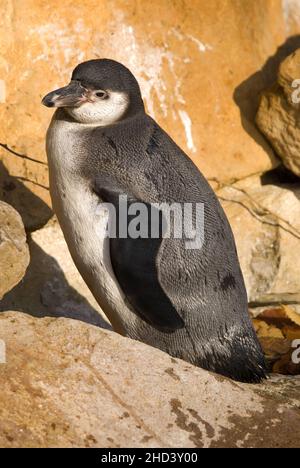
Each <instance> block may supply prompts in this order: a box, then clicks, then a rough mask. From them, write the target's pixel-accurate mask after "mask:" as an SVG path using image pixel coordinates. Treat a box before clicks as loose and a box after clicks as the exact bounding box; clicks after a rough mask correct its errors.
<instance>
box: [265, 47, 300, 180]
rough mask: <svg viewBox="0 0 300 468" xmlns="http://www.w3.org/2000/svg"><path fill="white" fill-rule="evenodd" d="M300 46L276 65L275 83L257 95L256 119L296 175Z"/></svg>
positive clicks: (299, 141) (298, 170) (299, 171)
mask: <svg viewBox="0 0 300 468" xmlns="http://www.w3.org/2000/svg"><path fill="white" fill-rule="evenodd" d="M299 90H300V49H298V50H297V51H296V52H294V53H293V54H292V55H290V56H288V57H287V58H286V59H285V60H284V61H283V62H282V63H281V65H280V68H279V73H278V78H277V84H276V85H274V86H273V87H272V88H271V89H269V90H267V91H265V92H264V93H263V95H262V97H261V101H260V106H259V110H258V112H257V115H256V123H257V125H258V127H259V128H260V130H261V131H262V133H263V134H264V135H265V136H266V137H267V139H268V140H269V142H270V143H271V145H272V146H273V148H274V149H275V151H276V153H277V155H278V156H280V158H281V159H282V162H283V164H284V165H285V166H286V167H287V168H288V169H289V170H290V171H292V172H293V173H294V174H296V175H297V176H300V121H299V110H300V104H299V103H300V92H299Z"/></svg>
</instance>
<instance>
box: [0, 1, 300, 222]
mask: <svg viewBox="0 0 300 468" xmlns="http://www.w3.org/2000/svg"><path fill="white" fill-rule="evenodd" d="M24 11H26V12H30V14H28V15H25V16H24ZM0 13H1V14H0V25H1V28H0V30H1V31H2V34H1V56H0V117H1V122H2V125H1V128H0V142H1V143H3V144H6V145H8V149H7V148H6V149H5V148H1V159H2V160H3V162H4V163H5V166H6V168H7V169H8V171H9V172H10V174H11V175H12V176H16V177H23V178H25V180H23V182H24V183H25V185H26V187H28V188H29V189H30V190H31V191H32V192H34V193H35V194H36V195H37V196H38V197H40V198H41V199H42V200H44V201H45V202H47V203H48V204H49V203H50V201H49V193H48V190H47V189H46V188H45V187H47V185H48V176H47V167H46V166H45V165H43V164H40V163H39V162H35V161H32V160H28V159H24V158H23V157H21V156H20V155H27V156H29V157H31V158H32V159H36V160H38V161H40V162H45V152H44V135H45V131H46V128H47V126H48V123H49V120H50V117H51V114H52V110H49V109H45V108H43V107H42V106H41V105H40V100H41V97H42V96H43V95H44V94H45V93H47V92H48V91H49V90H52V89H54V88H56V87H58V86H61V85H63V84H65V83H66V82H67V81H68V80H69V77H70V73H71V70H72V69H73V67H74V66H75V65H76V64H77V63H78V62H80V61H83V60H85V59H89V58H96V57H103V56H108V57H111V58H114V59H117V60H120V61H122V62H123V63H124V64H126V65H128V66H129V67H130V68H131V69H132V71H133V72H134V73H135V74H136V76H137V77H138V79H139V81H140V83H141V87H142V90H143V95H144V97H145V101H146V104H147V108H148V110H149V112H150V114H151V115H153V116H154V117H155V118H156V119H157V120H158V122H159V123H160V124H161V125H162V126H163V127H164V128H165V129H166V130H167V131H168V132H169V133H170V134H171V135H172V136H173V138H174V139H175V140H176V142H177V143H179V145H180V146H182V147H183V148H184V149H185V150H186V151H187V152H188V154H189V155H190V156H191V158H192V159H193V160H194V161H195V162H196V163H197V164H198V165H199V167H200V168H201V169H202V170H203V172H204V173H205V175H206V176H207V177H209V178H213V177H215V178H217V179H218V180H226V181H227V180H230V179H239V178H242V177H245V176H247V175H249V174H253V173H258V172H262V171H265V170H268V169H269V168H270V167H271V166H272V165H273V164H274V163H275V162H274V159H273V156H272V150H271V149H270V147H269V146H268V145H267V144H266V142H265V140H264V138H263V137H262V136H261V134H260V132H258V131H257V129H256V128H255V125H254V117H255V113H256V110H257V104H258V102H257V101H258V93H259V92H260V91H261V90H262V89H265V88H266V86H268V85H269V84H270V83H271V82H272V80H273V79H274V73H275V70H276V66H277V64H278V63H279V59H280V58H281V57H284V56H286V54H287V51H288V50H294V48H295V45H296V43H298V47H299V45H300V44H299V43H300V41H299V39H297V38H296V39H293V40H291V41H288V43H287V44H285V41H286V38H287V36H292V35H293V33H294V31H296V30H297V27H298V29H299V8H296V6H295V5H292V2H291V1H287V0H285V1H284V2H282V1H281V0H269V1H268V2H266V1H265V0H256V1H255V2H237V1H235V0H227V1H226V2H220V0H211V1H210V2H204V1H201V0H196V1H193V2H188V1H173V0H166V1H164V2H161V1H160V0H154V1H152V2H149V1H146V0H142V1H137V0H134V1H131V2H124V1H121V0H114V1H111V2H107V1H104V0H99V1H95V0H87V1H85V2H71V1H69V0H65V1H64V2H60V1H59V0H49V1H48V2H44V1H41V0H2V2H1V5H0ZM297 41H298V42H297ZM254 44H255V46H254ZM283 44H285V45H284V47H280V49H278V50H277V48H278V47H279V46H282V45H283ZM1 80H2V81H1ZM16 123H17V124H16ZM12 151H14V152H15V153H17V154H14V153H12ZM18 154H19V156H18ZM22 200H23V202H24V198H23V197H22ZM14 202H15V203H18V200H15V199H14ZM27 207H28V208H30V203H29V202H28V204H27ZM44 208H45V207H44ZM24 211H25V213H26V210H24ZM32 216H34V213H33V214H32ZM44 218H47V213H44V215H43V217H42V219H44ZM39 221H40V220H39ZM31 222H33V221H32V220H31ZM38 224H39V223H38Z"/></svg>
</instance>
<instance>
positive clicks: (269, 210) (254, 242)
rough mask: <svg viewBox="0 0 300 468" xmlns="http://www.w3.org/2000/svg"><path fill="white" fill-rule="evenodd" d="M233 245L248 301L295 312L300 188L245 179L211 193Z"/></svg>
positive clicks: (299, 296) (299, 294)
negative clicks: (218, 202)
mask: <svg viewBox="0 0 300 468" xmlns="http://www.w3.org/2000/svg"><path fill="white" fill-rule="evenodd" d="M217 194H218V196H219V197H220V200H221V202H222V204H223V207H224V209H225V211H226V213H227V216H228V218H229V221H230V224H231V227H232V229H233V232H234V236H235V239H236V243H237V250H238V254H239V259H240V263H241V268H242V271H243V274H244V278H245V282H246V287H247V291H248V296H249V300H250V302H253V303H255V305H257V306H258V305H262V306H264V305H267V304H280V303H291V304H294V305H293V307H296V309H297V308H298V311H299V312H300V308H299V304H300V280H299V271H300V258H299V255H297V254H296V252H299V251H300V187H299V185H298V184H290V185H289V184H286V185H279V184H278V183H277V182H276V179H274V180H272V178H271V179H270V180H267V177H266V176H263V177H258V176H253V177H249V178H247V179H245V180H243V181H239V182H237V183H236V184H233V185H232V186H227V187H224V188H222V189H221V190H219V191H218V192H217Z"/></svg>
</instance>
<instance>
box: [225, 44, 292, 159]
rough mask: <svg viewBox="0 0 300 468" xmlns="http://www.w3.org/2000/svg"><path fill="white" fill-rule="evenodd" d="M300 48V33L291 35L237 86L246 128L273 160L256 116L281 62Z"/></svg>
mask: <svg viewBox="0 0 300 468" xmlns="http://www.w3.org/2000/svg"><path fill="white" fill-rule="evenodd" d="M299 48H300V35H296V36H291V37H290V38H288V39H287V40H286V42H285V43H284V44H283V45H281V46H280V47H278V49H277V51H276V53H275V54H274V55H273V56H272V57H270V58H268V60H267V61H266V63H265V64H264V65H263V67H262V68H261V69H260V70H259V71H258V72H256V73H254V74H253V75H251V76H250V77H249V78H247V79H246V80H245V81H243V82H242V83H241V84H240V85H239V86H237V87H236V89H235V91H234V94H233V99H234V101H235V103H236V104H237V105H238V107H239V108H240V113H241V121H242V125H243V128H244V130H245V131H246V132H247V133H248V134H249V135H250V136H251V137H252V138H253V139H254V140H255V141H256V142H257V143H258V144H259V145H260V146H262V148H263V149H264V150H265V151H266V152H267V154H268V155H269V157H270V159H271V160H275V158H274V153H273V150H272V148H271V147H270V145H269V143H268V142H267V140H266V139H265V138H264V136H263V135H262V134H261V133H260V131H259V130H258V129H257V127H256V125H255V116H256V112H257V109H258V105H259V99H260V94H261V92H262V91H264V90H265V89H267V88H269V87H270V86H272V85H273V84H274V83H275V81H276V78H277V72H278V68H279V65H280V63H281V62H282V60H284V59H285V58H286V57H287V56H288V55H290V54H291V53H293V52H294V51H295V50H297V49H299Z"/></svg>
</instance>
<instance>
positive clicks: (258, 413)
mask: <svg viewBox="0 0 300 468" xmlns="http://www.w3.org/2000/svg"><path fill="white" fill-rule="evenodd" d="M0 339H2V340H4V341H5V343H6V364H0V385H1V396H0V411H1V419H0V446H1V447H224V446H225V447H296V446H298V445H299V440H300V410H299V397H300V380H299V379H298V378H294V379H293V380H290V379H287V378H281V379H278V378H276V377H275V378H272V380H271V381H269V382H267V383H265V384H263V385H258V386H251V385H245V384H238V383H235V382H231V381H230V380H227V379H225V378H223V377H220V376H216V375H214V374H210V373H208V372H206V371H204V370H202V369H199V368H196V367H193V366H191V365H189V364H187V363H185V362H183V361H180V360H177V359H173V358H171V357H170V356H168V355H167V354H165V353H162V352H161V351H159V350H156V349H154V348H151V347H148V346H146V345H144V344H141V343H138V342H135V341H133V340H129V339H127V338H123V337H120V336H119V335H117V334H115V333H113V332H109V331H105V330H101V329H99V328H96V327H93V326H88V325H86V324H83V323H81V322H79V321H74V320H71V319H64V318H61V319H49V318H47V319H36V318H32V317H29V316H26V315H25V314H20V313H6V314H1V315H0Z"/></svg>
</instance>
